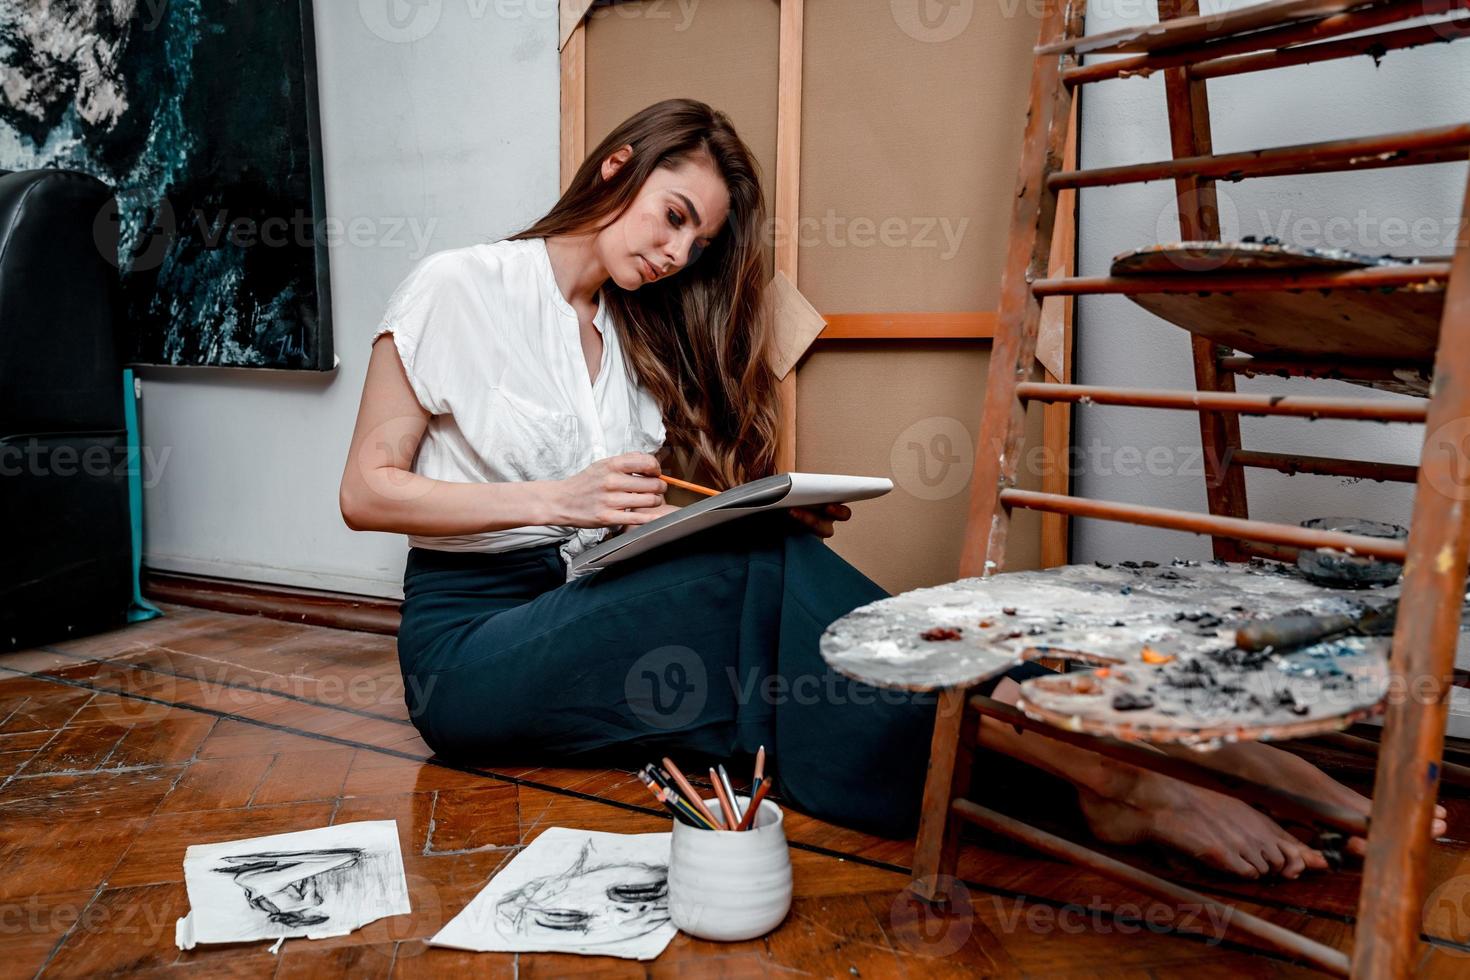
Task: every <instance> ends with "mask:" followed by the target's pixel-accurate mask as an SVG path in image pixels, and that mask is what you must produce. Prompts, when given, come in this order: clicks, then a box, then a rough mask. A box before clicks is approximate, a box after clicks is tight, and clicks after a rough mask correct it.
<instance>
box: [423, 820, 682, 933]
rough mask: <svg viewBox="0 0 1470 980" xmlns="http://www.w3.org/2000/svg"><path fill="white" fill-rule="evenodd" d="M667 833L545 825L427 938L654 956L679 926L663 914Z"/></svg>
mask: <svg viewBox="0 0 1470 980" xmlns="http://www.w3.org/2000/svg"><path fill="white" fill-rule="evenodd" d="M670 837H671V835H669V834H605V833H600V832H598V831H593V830H571V829H569V828H567V827H552V828H550V829H548V830H546V831H545V832H544V833H542V834H541V836H540V837H537V838H536V839H535V840H534V841H532V842H531V844H530V845H529V846H528V847H527V848H526V849H525V850H524V851H522V852H521V853H520V854H517V855H516V856H515V859H514V860H512V861H511V862H510V864H508V865H506V866H505V868H504V869H503V870H501V872H500V873H499V874H497V875H496V876H495V877H494V878H492V879H491V880H490V882H489V883H488V884H487V885H486V886H485V887H484V888H482V889H481V890H480V893H479V894H478V895H476V896H475V897H474V899H473V900H471V902H470V904H469V905H467V906H465V908H464V911H462V912H460V913H459V915H456V916H455V917H454V918H453V919H451V920H450V921H449V922H448V923H447V924H446V925H445V926H444V928H443V929H440V930H439V932H438V933H437V934H436V935H435V936H434V938H432V939H430V940H429V943H430V944H431V945H434V946H450V947H453V948H455V949H468V950H475V951H480V952H505V953H582V954H585V955H589V956H621V957H623V958H624V959H637V960H651V959H653V958H654V957H656V956H658V954H659V953H662V952H663V951H664V947H665V946H667V945H668V944H669V940H671V939H673V938H674V934H675V933H676V932H677V931H678V930H677V929H675V928H674V924H673V923H672V922H670V921H669V882H668V876H669V840H670Z"/></svg>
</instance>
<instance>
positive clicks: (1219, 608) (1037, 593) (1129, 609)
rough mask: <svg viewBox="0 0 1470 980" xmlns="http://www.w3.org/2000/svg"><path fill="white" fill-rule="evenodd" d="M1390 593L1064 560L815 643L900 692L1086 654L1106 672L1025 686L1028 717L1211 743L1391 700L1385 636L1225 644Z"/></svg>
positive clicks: (843, 668) (931, 595) (1236, 570)
mask: <svg viewBox="0 0 1470 980" xmlns="http://www.w3.org/2000/svg"><path fill="white" fill-rule="evenodd" d="M1397 594H1398V587H1397V586H1396V585H1393V586H1387V587H1384V588H1376V589H1369V590H1353V591H1343V590H1337V589H1330V588H1326V587H1323V586H1320V585H1316V584H1313V583H1312V582H1310V581H1308V580H1307V579H1306V578H1305V577H1304V576H1302V575H1301V573H1299V572H1298V571H1296V570H1295V569H1294V568H1290V567H1288V566H1284V565H1280V564H1277V563H1274V562H1260V561H1255V562H1251V563H1248V564H1226V563H1223V562H1218V563H1217V562H1206V563H1204V564H1201V563H1199V562H1191V561H1179V560H1176V561H1175V562H1173V563H1172V564H1170V565H1167V566H1160V565H1159V564H1157V563H1155V562H1124V563H1120V564H1118V565H1106V564H1093V565H1069V566H1064V567H1060V568H1053V569H1047V570H1045V571H1033V572H1010V573H1005V574H1001V575H995V576H992V577H990V578H984V579H982V578H971V579H962V580H960V581H958V582H954V583H950V584H947V585H941V586H935V587H933V588H927V589H917V590H914V591H912V592H907V593H904V594H903V595H899V596H893V597H891V598H887V599H882V600H879V601H878V602H875V603H871V604H869V605H866V606H863V607H860V608H858V609H856V610H853V612H851V613H849V614H848V615H846V616H844V617H842V618H841V619H839V620H838V621H837V622H835V623H833V624H832V625H831V626H830V627H829V628H828V629H827V631H826V633H825V634H824V635H823V637H822V641H821V649H822V654H823V657H824V658H825V659H826V660H827V662H828V663H829V664H831V665H832V666H833V667H834V668H835V669H837V670H838V671H840V672H841V673H843V674H845V675H847V676H849V677H853V678H855V679H857V680H861V681H865V682H867V683H870V684H874V685H876V686H879V687H895V688H904V689H908V690H934V689H939V688H944V687H959V686H969V685H973V684H976V683H979V682H980V681H982V680H985V679H987V678H989V677H993V676H996V675H997V674H1000V673H1003V672H1004V671H1005V670H1007V669H1008V668H1010V667H1012V666H1014V665H1015V664H1017V663H1019V662H1021V661H1023V660H1029V659H1036V658H1038V657H1053V658H1060V659H1069V658H1070V659H1079V660H1087V661H1091V662H1094V663H1098V664H1102V665H1106V666H1107V671H1106V673H1100V672H1099V671H1092V672H1089V673H1073V674H1067V675H1058V676H1057V677H1055V678H1041V679H1038V680H1035V681H1030V682H1028V683H1027V684H1026V685H1024V686H1023V690H1024V691H1025V697H1026V702H1025V705H1024V707H1025V708H1026V710H1027V711H1028V713H1031V714H1032V715H1033V716H1037V717H1042V718H1044V719H1045V720H1047V721H1049V722H1052V723H1054V724H1059V725H1065V726H1066V727H1069V728H1074V729H1079V730H1088V731H1096V732H1099V733H1106V734H1117V735H1121V736H1123V737H1132V738H1148V739H1150V740H1153V741H1181V742H1194V743H1208V742H1212V741H1219V740H1221V739H1226V738H1237V737H1268V736H1269V735H1270V734H1271V733H1272V731H1273V730H1274V729H1278V728H1279V729H1280V730H1282V731H1296V730H1301V729H1303V728H1311V727H1313V726H1315V727H1316V729H1317V730H1324V729H1326V728H1335V727H1341V725H1342V724H1344V723H1345V722H1344V721H1343V719H1346V718H1352V717H1355V716H1357V715H1359V714H1362V713H1365V712H1369V711H1372V710H1373V708H1374V706H1375V705H1377V704H1378V702H1379V701H1380V700H1381V699H1382V696H1383V693H1384V691H1385V690H1386V685H1387V669H1386V663H1385V654H1386V651H1387V648H1388V641H1387V638H1380V637H1352V638H1347V639H1339V640H1335V641H1331V642H1327V643H1322V644H1317V645H1315V646H1312V647H1307V648H1304V649H1301V650H1298V651H1294V652H1293V653H1291V654H1289V655H1286V656H1269V655H1262V656H1246V655H1244V654H1243V653H1242V652H1241V651H1238V650H1236V649H1235V646H1234V634H1235V630H1236V628H1238V627H1239V626H1240V625H1242V624H1243V623H1245V622H1248V621H1251V620H1255V619H1263V618H1270V617H1273V616H1279V615H1283V614H1286V613H1290V612H1308V613H1317V614H1323V613H1341V614H1353V613H1356V612H1358V611H1360V610H1361V609H1362V608H1363V606H1364V604H1365V603H1368V602H1371V603H1374V604H1381V603H1383V602H1385V601H1387V600H1389V599H1391V598H1394V597H1396V596H1397ZM1463 638H1464V634H1462V642H1463ZM1083 677H1086V678H1088V680H1086V681H1083V680H1080V678H1083ZM1263 733H1264V734H1263Z"/></svg>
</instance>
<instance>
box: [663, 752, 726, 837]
mask: <svg viewBox="0 0 1470 980" xmlns="http://www.w3.org/2000/svg"><path fill="white" fill-rule="evenodd" d="M664 768H665V769H667V770H668V771H669V775H670V776H672V777H674V782H675V783H677V784H678V785H679V791H680V792H682V793H683V794H684V799H686V800H688V801H689V805H690V806H692V807H694V809H696V810H698V811H699V813H700V816H702V817H704V818H705V819H706V820H708V821H709V822H710V823H712V824H714V825H715V829H716V830H729V829H730V828H729V827H726V826H725V824H724V822H723V821H721V820H720V819H719V818H718V817H716V816H715V815H714V814H713V813H710V812H709V807H707V806H705V805H704V800H703V798H702V797H701V795H700V793H699V792H698V791H696V790H695V788H694V784H693V783H691V782H690V781H689V780H687V779H685V778H684V774H683V773H682V772H680V771H679V767H678V766H676V765H674V760H673V759H670V758H669V757H668V756H664Z"/></svg>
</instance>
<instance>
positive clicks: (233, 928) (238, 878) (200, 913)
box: [177, 820, 409, 949]
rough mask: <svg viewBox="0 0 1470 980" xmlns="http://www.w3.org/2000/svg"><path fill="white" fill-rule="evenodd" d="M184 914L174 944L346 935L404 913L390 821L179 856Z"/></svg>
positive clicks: (404, 889)
mask: <svg viewBox="0 0 1470 980" xmlns="http://www.w3.org/2000/svg"><path fill="white" fill-rule="evenodd" d="M184 881H185V884H186V886H187V888H188V892H189V914H188V915H187V916H185V917H184V918H183V919H180V920H179V924H178V930H177V933H178V936H177V938H178V944H179V947H180V948H181V949H190V948H192V947H193V945H194V944H195V943H218V942H242V941H246V940H251V939H270V938H276V939H279V938H283V937H292V936H302V937H305V938H308V939H321V938H325V937H327V936H340V935H345V934H347V933H349V932H351V931H352V930H354V929H356V928H358V927H359V926H362V925H365V924H367V923H369V922H372V921H373V920H375V919H379V918H382V917H384V916H388V915H401V914H404V913H406V912H408V911H409V902H408V886H407V881H406V879H405V876H404V872H403V857H402V855H401V853H400V851H399V846H398V830H397V824H396V823H395V822H394V821H392V820H377V821H364V822H361V823H349V824H341V825H339V826H335V827H320V828H317V829H315V830H307V831H300V832H297V833H290V834H277V835H275V836H272V837H259V838H255V839H253V840H243V841H227V842H225V843H221V844H205V845H194V846H192V847H190V848H189V849H188V850H187V851H186V852H185V855H184Z"/></svg>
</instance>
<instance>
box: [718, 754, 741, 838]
mask: <svg viewBox="0 0 1470 980" xmlns="http://www.w3.org/2000/svg"><path fill="white" fill-rule="evenodd" d="M715 769H716V770H718V771H719V774H720V782H721V783H723V784H724V787H725V795H726V796H728V797H730V806H731V807H732V808H733V809H734V811H735V819H734V820H732V821H730V827H731V828H732V829H733V828H734V826H735V825H736V824H737V823H739V822H740V818H741V817H742V816H743V815H744V814H742V813H741V812H740V798H739V797H737V796H736V795H735V784H734V783H732V782H730V774H729V773H728V772H726V771H725V767H724V765H723V764H722V765H718V766H716V767H715Z"/></svg>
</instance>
